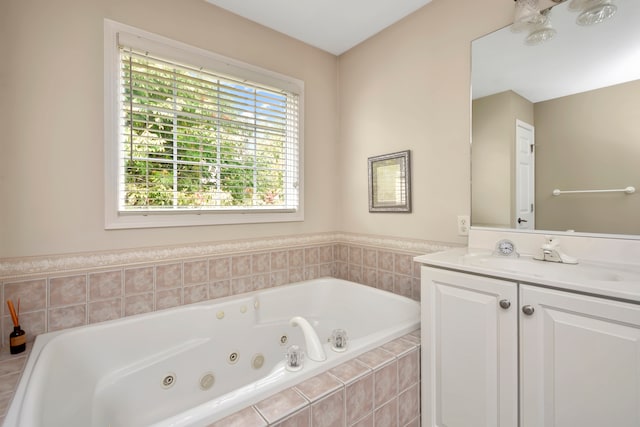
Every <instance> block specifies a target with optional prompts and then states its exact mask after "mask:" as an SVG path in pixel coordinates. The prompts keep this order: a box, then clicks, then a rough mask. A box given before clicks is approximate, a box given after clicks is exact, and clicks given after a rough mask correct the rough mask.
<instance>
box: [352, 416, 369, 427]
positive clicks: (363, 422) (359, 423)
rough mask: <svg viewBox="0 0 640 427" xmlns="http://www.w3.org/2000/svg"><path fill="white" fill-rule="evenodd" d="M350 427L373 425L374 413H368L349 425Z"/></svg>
mask: <svg viewBox="0 0 640 427" xmlns="http://www.w3.org/2000/svg"><path fill="white" fill-rule="evenodd" d="M349 427H373V414H371V415H367V416H366V417H364V418H362V419H361V420H358V421H357V422H356V423H354V424H351V425H349Z"/></svg>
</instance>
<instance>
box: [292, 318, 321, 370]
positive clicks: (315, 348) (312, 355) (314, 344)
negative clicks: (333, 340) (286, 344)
mask: <svg viewBox="0 0 640 427" xmlns="http://www.w3.org/2000/svg"><path fill="white" fill-rule="evenodd" d="M289 324H290V325H291V326H300V328H302V333H303V334H304V342H305V344H306V347H307V357H308V358H309V359H311V360H314V361H316V362H323V361H325V360H327V355H326V354H325V353H324V348H322V342H321V341H320V337H318V334H317V333H316V330H315V329H313V326H311V324H310V323H309V322H308V321H307V319H305V318H304V317H300V316H295V317H292V318H291V320H289Z"/></svg>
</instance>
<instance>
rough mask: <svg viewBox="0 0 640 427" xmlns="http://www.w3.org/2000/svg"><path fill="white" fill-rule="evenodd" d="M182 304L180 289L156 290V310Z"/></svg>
mask: <svg viewBox="0 0 640 427" xmlns="http://www.w3.org/2000/svg"><path fill="white" fill-rule="evenodd" d="M181 304H182V289H167V290H163V291H156V310H162V309H164V308H171V307H177V306H179V305H181Z"/></svg>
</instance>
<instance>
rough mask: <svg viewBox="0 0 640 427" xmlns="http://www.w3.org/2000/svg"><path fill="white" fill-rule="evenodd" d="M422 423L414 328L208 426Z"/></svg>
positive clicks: (322, 426) (380, 426)
mask: <svg viewBox="0 0 640 427" xmlns="http://www.w3.org/2000/svg"><path fill="white" fill-rule="evenodd" d="M419 425H420V334H419V331H414V332H412V333H410V334H408V335H405V336H403V337H401V338H398V339H395V340H393V341H391V342H389V343H387V344H384V345H382V346H380V347H378V348H376V349H373V350H371V351H369V352H367V353H364V354H362V355H360V356H358V357H356V358H354V359H351V360H349V361H348V362H345V363H343V364H341V365H338V366H336V367H335V368H333V369H331V370H329V371H327V372H323V373H322V374H320V375H317V376H315V377H313V378H310V379H308V380H306V381H303V382H301V383H300V384H298V385H296V386H294V387H291V388H288V389H286V390H284V391H282V392H280V393H277V394H275V395H273V396H270V397H268V398H266V399H265V400H263V401H261V402H258V403H256V404H255V405H253V406H251V407H249V408H245V409H244V410H242V411H239V412H236V413H234V414H232V415H230V416H228V417H226V418H224V419H222V420H220V421H217V422H215V423H213V424H211V425H210V426H209V427H236V426H237V427H240V426H242V427H264V426H277V427H285V426H308V427H329V426H336V427H337V426H347V427H352V426H353V427H355V426H376V427H394V426H399V427H405V426H419Z"/></svg>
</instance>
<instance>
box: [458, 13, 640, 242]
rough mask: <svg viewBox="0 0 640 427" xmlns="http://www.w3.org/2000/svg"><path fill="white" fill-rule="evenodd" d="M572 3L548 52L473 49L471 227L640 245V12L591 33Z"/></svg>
mask: <svg viewBox="0 0 640 427" xmlns="http://www.w3.org/2000/svg"><path fill="white" fill-rule="evenodd" d="M570 3H571V1H568V2H565V3H561V4H559V5H557V6H554V7H553V8H552V9H551V10H550V19H551V23H552V25H553V27H554V28H555V29H556V30H557V35H556V36H555V37H554V38H553V39H551V40H549V41H547V42H545V43H543V44H540V45H536V46H527V45H525V44H524V42H523V38H524V37H523V34H522V33H520V34H518V33H514V32H513V31H511V29H510V27H506V28H503V29H501V30H498V31H496V32H494V33H491V34H489V35H487V36H485V37H482V38H480V39H477V40H474V41H473V43H472V96H473V104H472V148H471V197H472V200H471V224H472V226H483V227H498V228H509V229H536V230H548V231H567V230H572V231H576V232H584V233H604V234H624V235H635V236H637V235H640V25H638V22H640V21H639V20H640V1H638V0H615V1H614V4H616V5H617V7H618V11H617V13H616V14H615V15H614V16H613V18H611V19H609V20H607V21H605V22H602V23H600V24H597V25H593V26H580V25H577V24H576V17H577V15H578V14H577V13H576V12H575V11H572V10H570V8H569V6H570ZM628 186H633V187H635V188H636V190H637V191H636V192H635V193H633V194H626V193H624V192H606V193H576V194H561V195H559V196H554V195H553V194H552V193H553V190H554V189H560V190H602V189H623V188H625V187H628Z"/></svg>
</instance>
